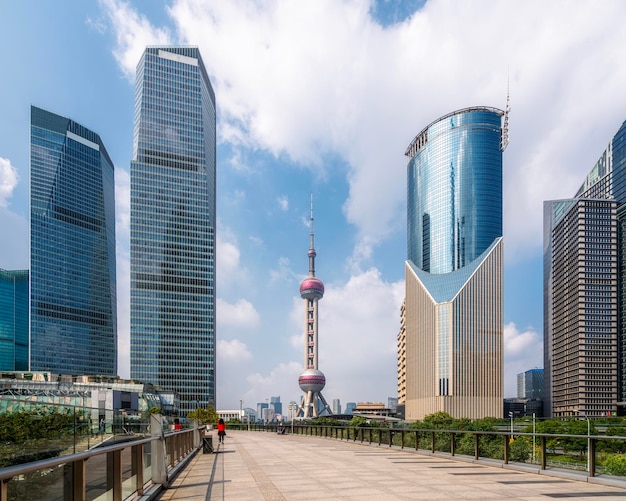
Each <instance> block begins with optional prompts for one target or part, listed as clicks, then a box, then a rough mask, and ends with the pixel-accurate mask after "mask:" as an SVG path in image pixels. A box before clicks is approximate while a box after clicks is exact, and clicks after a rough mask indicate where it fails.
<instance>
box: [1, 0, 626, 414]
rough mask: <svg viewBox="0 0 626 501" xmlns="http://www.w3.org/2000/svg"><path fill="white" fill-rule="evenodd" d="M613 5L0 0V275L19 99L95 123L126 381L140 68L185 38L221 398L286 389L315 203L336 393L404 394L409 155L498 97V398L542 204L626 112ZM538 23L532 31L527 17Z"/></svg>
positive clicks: (536, 273) (509, 383)
mask: <svg viewBox="0 0 626 501" xmlns="http://www.w3.org/2000/svg"><path fill="white" fill-rule="evenodd" d="M625 16H626V4H624V2H621V1H619V0H607V1H604V2H601V3H598V2H593V1H580V2H577V3H576V8H571V6H570V4H569V3H565V2H560V1H555V2H542V1H539V0H530V1H527V2H484V1H478V0H475V1H473V0H470V1H467V2H462V3H458V2H448V1H443V0H431V1H427V2H420V1H417V2H414V1H408V2H397V1H393V0H380V1H366V0H362V1H360V0H352V1H348V0H346V1H335V0H333V1H331V0H320V1H316V2H308V3H302V4H295V3H293V2H289V1H282V0H279V1H276V2H272V3H267V4H259V3H258V2H254V1H252V0H242V1H240V2H236V3H232V2H217V1H215V2H207V1H201V0H171V1H169V0H156V1H146V0H136V1H132V2H123V1H119V0H102V1H100V2H98V1H83V0H67V1H64V2H36V1H35V0H26V1H23V2H2V4H1V6H0V63H1V65H2V68H3V70H4V71H3V76H4V78H3V81H2V89H3V92H2V93H1V94H0V110H2V114H1V115H0V232H1V233H2V234H3V235H7V236H8V237H7V238H5V241H4V243H3V246H2V247H1V248H0V268H4V269H28V263H29V255H28V254H29V247H28V241H29V201H28V193H29V160H28V159H29V124H28V121H29V109H30V105H31V104H34V105H36V106H39V107H42V108H44V109H48V110H50V111H53V112H55V113H59V114H61V115H64V116H70V117H72V118H73V119H75V120H76V121H78V122H80V123H82V124H84V125H85V126H86V127H89V128H90V129H92V130H93V131H95V132H97V133H98V134H99V135H100V137H101V138H102V140H103V142H104V143H105V144H106V145H107V150H108V152H109V154H110V156H111V159H112V161H113V163H114V164H115V181H116V204H117V214H116V218H117V221H116V229H117V273H118V280H117V284H118V336H119V363H118V367H119V372H120V376H122V377H128V376H129V367H130V366H129V302H130V299H129V289H130V280H129V207H130V198H129V189H130V181H129V172H130V161H131V157H132V140H133V110H134V74H135V68H136V65H137V63H138V61H139V58H140V55H141V53H142V52H143V50H144V49H145V47H146V45H154V44H173V43H176V44H189V45H197V46H198V47H199V49H200V51H201V53H202V57H203V59H204V62H205V65H206V67H207V72H208V74H209V77H210V79H211V82H212V84H213V87H214V89H215V94H216V101H217V103H218V109H217V124H218V131H217V142H218V150H217V218H218V223H217V227H218V229H217V297H218V299H217V353H218V360H217V404H218V408H230V409H238V408H239V401H240V400H243V406H244V407H252V408H255V406H256V404H257V403H258V402H265V400H266V398H270V396H276V395H280V397H281V400H282V401H284V402H289V401H291V400H295V401H299V399H300V396H301V392H300V390H299V388H298V386H297V379H298V374H299V373H300V372H301V371H302V361H301V358H302V355H301V354H302V334H303V333H302V329H303V326H302V302H301V301H302V300H301V299H300V297H299V294H298V292H299V291H298V285H299V283H300V281H301V280H302V279H303V278H304V277H305V276H306V274H307V258H306V250H307V248H308V231H307V222H308V212H309V200H310V198H309V197H310V194H311V193H313V196H314V198H315V237H316V250H317V254H318V260H317V270H316V272H317V275H318V276H319V277H321V278H322V279H323V280H324V284H325V288H326V291H325V295H324V300H323V308H321V310H320V321H319V343H320V353H319V361H320V368H322V370H323V372H324V374H325V375H326V378H327V381H328V383H327V385H326V388H325V389H324V395H325V397H326V398H327V399H328V400H329V401H332V399H334V398H339V399H340V400H342V401H344V402H356V401H381V402H386V401H387V397H390V396H395V395H396V335H397V333H398V330H399V328H400V305H401V303H402V298H403V296H404V278H403V276H404V261H405V259H406V256H407V252H406V216H405V215H406V165H407V164H406V158H405V157H404V151H405V149H406V147H407V146H408V144H409V143H410V141H411V140H412V139H413V137H415V135H416V134H417V133H418V132H419V131H420V130H421V129H422V128H423V126H424V124H428V123H430V122H431V121H433V120H435V119H436V118H437V117H439V116H442V115H443V114H445V113H448V112H450V111H451V110H456V109H461V108H465V107H468V106H483V105H484V106H494V107H498V108H504V106H505V102H506V94H507V82H508V87H509V89H510V95H511V115H510V144H509V146H508V148H507V150H506V151H505V152H504V159H503V166H504V168H503V170H504V197H503V203H504V256H505V273H504V284H505V291H504V301H505V313H504V317H505V366H504V370H505V397H514V396H515V395H516V376H517V374H518V373H521V372H524V371H526V370H529V369H533V368H536V367H542V366H543V361H542V353H543V349H542V331H543V325H542V324H543V306H542V305H543V296H542V294H543V291H542V271H543V270H542V203H543V201H544V200H552V199H559V198H569V197H571V196H572V195H573V194H574V193H575V192H576V190H577V188H578V187H579V186H580V182H581V179H583V178H584V176H585V175H586V174H587V172H589V170H590V168H591V167H592V166H593V164H594V163H595V162H596V160H597V159H598V156H599V155H600V153H601V152H602V151H603V150H604V149H605V148H606V145H607V142H608V138H610V137H612V135H613V134H614V133H615V131H616V130H617V129H618V128H619V126H620V124H621V123H622V122H623V120H624V118H626V95H625V94H624V92H623V89H624V88H625V87H626V66H624V65H623V64H622V61H623V55H624V47H626V31H625V30H623V27H622V20H623V19H624V17H625ZM530 27H532V29H531V28H530Z"/></svg>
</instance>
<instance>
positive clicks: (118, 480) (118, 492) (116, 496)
mask: <svg viewBox="0 0 626 501" xmlns="http://www.w3.org/2000/svg"><path fill="white" fill-rule="evenodd" d="M107 490H108V491H111V492H112V493H113V501H122V451H121V450H117V451H113V452H109V453H107Z"/></svg>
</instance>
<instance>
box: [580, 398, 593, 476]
mask: <svg viewBox="0 0 626 501" xmlns="http://www.w3.org/2000/svg"><path fill="white" fill-rule="evenodd" d="M576 412H578V414H580V415H581V416H582V417H584V418H585V419H586V420H587V471H588V472H589V473H591V421H590V420H589V417H587V414H585V413H584V412H582V411H578V410H577V411H576Z"/></svg>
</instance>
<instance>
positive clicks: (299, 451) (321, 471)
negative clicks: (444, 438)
mask: <svg viewBox="0 0 626 501" xmlns="http://www.w3.org/2000/svg"><path fill="white" fill-rule="evenodd" d="M216 438H217V437H214V440H215V439H216ZM568 476H569V477H570V478H567V477H568ZM576 476H577V474H575V473H571V474H569V475H566V476H564V477H561V478H557V477H553V476H548V475H538V474H537V473H528V472H523V471H519V470H517V469H512V468H508V467H506V468H505V467H502V465H500V464H495V463H494V466H491V465H489V464H488V463H485V462H479V463H475V462H470V461H467V462H465V461H458V460H454V459H450V458H447V457H441V456H433V455H430V454H421V453H420V454H418V453H416V452H415V451H412V450H407V449H405V450H400V449H398V448H389V447H388V446H385V445H383V446H378V445H372V446H370V445H367V444H360V443H358V442H357V443H354V442H346V441H338V440H332V439H329V438H316V437H308V436H300V435H278V434H275V433H264V432H247V431H228V436H227V437H226V441H225V444H224V445H223V446H220V447H219V449H218V450H217V453H216V454H201V453H200V454H198V455H197V456H196V457H195V458H194V459H193V461H192V463H191V464H190V465H189V466H187V467H186V468H185V470H184V471H183V472H181V474H180V475H179V476H178V477H177V478H176V479H175V481H174V482H173V485H172V486H171V487H170V488H169V489H168V490H167V491H165V492H164V493H163V494H162V495H161V497H160V498H159V499H160V500H161V501H168V500H185V501H218V500H219V501H223V500H228V501H247V500H250V501H259V500H266V501H279V500H287V501H291V500H320V499H323V500H325V501H330V500H337V501H339V500H341V501H347V500H354V501H356V500H359V501H362V500H372V501H373V500H381V501H393V500H412V499H424V500H426V499H427V500H436V499H445V500H456V499H471V500H473V501H478V500H483V499H484V500H507V499H516V500H529V501H530V500H542V499H543V500H547V499H562V498H566V499H576V500H584V499H598V498H602V500H611V499H620V500H626V489H624V488H619V487H613V486H609V485H601V484H596V483H591V482H587V481H586V480H587V479H586V477H584V476H582V475H579V476H578V478H579V479H580V480H579V481H577V480H573V478H577V477H576ZM624 485H626V483H625V484H624Z"/></svg>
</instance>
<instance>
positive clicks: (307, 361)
mask: <svg viewBox="0 0 626 501" xmlns="http://www.w3.org/2000/svg"><path fill="white" fill-rule="evenodd" d="M310 221H311V222H310V229H311V247H310V248H309V252H308V256H309V276H308V277H307V278H305V279H304V280H303V281H302V283H301V284H300V296H301V297H302V299H304V326H305V328H304V372H302V374H300V377H299V378H298V384H299V385H300V389H301V390H302V391H303V392H304V395H303V396H302V401H301V402H300V407H299V409H298V417H303V418H310V417H317V416H319V415H321V414H322V413H323V412H324V411H326V412H327V413H328V414H332V411H331V410H330V407H329V406H328V403H326V400H325V399H324V397H323V396H322V390H323V389H324V386H326V377H325V376H324V373H323V372H322V371H320V370H318V368H317V362H318V359H317V332H318V330H317V318H318V309H317V305H318V301H319V300H320V299H322V297H323V296H324V284H323V283H322V281H321V280H320V279H319V278H316V277H315V256H316V252H315V247H314V245H313V195H311V220H310ZM320 402H321V403H322V405H323V407H322V409H321V410H320V407H321V406H320Z"/></svg>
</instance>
